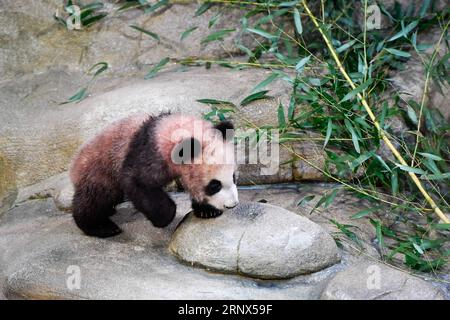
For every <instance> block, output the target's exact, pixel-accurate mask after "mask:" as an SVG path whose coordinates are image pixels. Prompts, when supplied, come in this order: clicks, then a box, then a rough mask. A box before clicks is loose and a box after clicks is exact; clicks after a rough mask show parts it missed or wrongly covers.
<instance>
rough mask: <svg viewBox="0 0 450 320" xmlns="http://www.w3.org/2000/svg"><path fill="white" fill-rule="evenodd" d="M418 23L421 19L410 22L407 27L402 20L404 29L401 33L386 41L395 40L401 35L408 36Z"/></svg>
mask: <svg viewBox="0 0 450 320" xmlns="http://www.w3.org/2000/svg"><path fill="white" fill-rule="evenodd" d="M418 23H419V20H416V21H413V22H411V23H410V24H408V25H407V26H406V27H403V21H402V31H400V32H399V33H397V34H395V35H393V36H392V37H390V38H389V39H388V40H387V41H386V42H390V41H394V40H396V39H398V38H400V37H406V36H407V35H408V33H410V32H411V30H412V29H414V28H415V27H416V26H417V24H418Z"/></svg>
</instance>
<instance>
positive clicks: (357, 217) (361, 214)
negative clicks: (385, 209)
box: [350, 208, 378, 219]
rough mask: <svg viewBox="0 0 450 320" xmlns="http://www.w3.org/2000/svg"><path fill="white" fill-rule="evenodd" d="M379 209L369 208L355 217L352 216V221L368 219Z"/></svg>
mask: <svg viewBox="0 0 450 320" xmlns="http://www.w3.org/2000/svg"><path fill="white" fill-rule="evenodd" d="M377 210H378V209H377V208H368V209H364V210H361V211H359V212H358V213H355V214H354V215H352V216H351V217H350V219H361V218H363V217H366V216H368V215H370V214H371V213H372V212H375V211H377Z"/></svg>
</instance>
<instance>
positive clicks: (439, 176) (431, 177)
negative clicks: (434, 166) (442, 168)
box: [420, 172, 450, 180]
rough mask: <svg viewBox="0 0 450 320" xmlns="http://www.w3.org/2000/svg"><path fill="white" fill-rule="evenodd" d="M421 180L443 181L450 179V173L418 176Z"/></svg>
mask: <svg viewBox="0 0 450 320" xmlns="http://www.w3.org/2000/svg"><path fill="white" fill-rule="evenodd" d="M420 179H421V180H445V179H450V172H447V173H440V174H427V175H423V176H420Z"/></svg>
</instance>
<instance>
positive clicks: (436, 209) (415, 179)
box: [302, 0, 450, 223]
mask: <svg viewBox="0 0 450 320" xmlns="http://www.w3.org/2000/svg"><path fill="white" fill-rule="evenodd" d="M302 3H303V6H304V8H305V10H306V13H307V14H308V16H309V17H310V19H311V20H312V22H313V23H314V25H315V27H316V28H317V30H319V32H320V34H321V35H322V38H323V40H324V41H325V43H326V45H327V47H328V49H329V50H330V53H331V55H332V56H333V59H334V60H335V62H336V64H337V66H338V68H339V71H340V72H341V73H342V75H343V76H344V78H345V80H347V82H348V84H349V85H350V87H351V88H352V89H355V88H356V85H355V83H354V82H353V81H352V79H351V78H350V76H349V75H348V74H347V71H345V69H344V66H343V65H342V63H341V60H340V59H339V57H338V55H337V53H336V51H335V50H334V47H333V45H332V44H331V42H330V40H329V39H328V37H327V36H326V35H325V33H324V32H323V31H322V29H321V28H320V25H319V23H318V22H317V18H316V17H315V16H314V14H313V13H312V12H311V10H310V9H309V7H308V5H307V4H306V1H305V0H302ZM357 97H358V99H359V100H360V101H361V104H362V105H363V107H364V109H365V110H366V112H367V114H368V115H369V117H370V119H371V120H372V122H373V124H374V126H375V128H376V129H377V130H378V132H379V133H380V136H381V138H382V139H383V141H384V143H386V145H387V146H388V148H389V149H390V150H391V152H392V154H393V155H394V156H395V157H396V158H397V160H398V161H399V162H400V163H401V164H402V165H404V166H408V164H407V163H406V161H405V159H403V157H402V155H401V154H400V153H399V152H398V150H397V149H396V148H395V146H394V145H393V144H392V142H391V141H390V140H389V138H388V137H387V135H386V132H385V131H384V130H383V128H381V126H380V124H379V122H378V121H377V119H376V117H375V115H374V113H373V112H372V109H371V108H370V106H369V104H368V103H367V100H366V99H365V98H364V97H363V96H362V95H361V94H360V93H358V94H357ZM408 174H409V176H410V177H411V179H412V180H413V182H414V183H415V185H416V186H417V188H418V189H419V191H420V192H421V193H422V195H423V196H424V198H425V200H426V201H427V202H428V203H429V204H430V206H431V208H432V209H433V210H434V212H435V213H436V215H437V216H438V217H439V218H440V219H442V221H444V222H445V223H450V220H449V219H448V218H447V216H446V215H445V214H444V213H443V212H442V210H441V209H440V208H439V207H438V206H437V204H436V203H435V202H434V200H433V198H431V197H430V195H429V194H428V192H427V191H426V190H425V188H424V187H423V185H422V183H421V182H420V180H419V178H418V177H417V176H416V174H415V173H414V172H410V171H408Z"/></svg>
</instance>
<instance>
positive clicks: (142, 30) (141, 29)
mask: <svg viewBox="0 0 450 320" xmlns="http://www.w3.org/2000/svg"><path fill="white" fill-rule="evenodd" d="M130 27H131V28H133V29H135V30H137V31H140V32H142V33H144V34H146V35H148V36H150V37H152V38H153V39H155V40H157V41H159V36H158V35H157V34H156V33H154V32H151V31H148V30H145V29H143V28H141V27H138V26H134V25H131V26H130Z"/></svg>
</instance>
